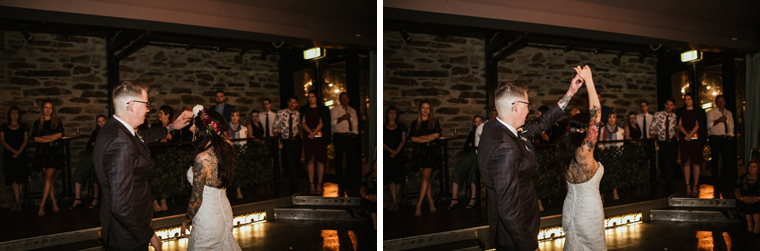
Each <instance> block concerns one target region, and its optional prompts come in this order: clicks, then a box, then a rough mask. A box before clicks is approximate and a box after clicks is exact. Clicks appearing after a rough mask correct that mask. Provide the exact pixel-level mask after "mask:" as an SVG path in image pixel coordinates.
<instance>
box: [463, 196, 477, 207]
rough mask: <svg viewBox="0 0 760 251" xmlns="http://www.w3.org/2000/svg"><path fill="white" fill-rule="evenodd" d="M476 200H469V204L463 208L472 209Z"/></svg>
mask: <svg viewBox="0 0 760 251" xmlns="http://www.w3.org/2000/svg"><path fill="white" fill-rule="evenodd" d="M477 203H478V199H477V198H470V203H467V206H466V207H465V208H473V207H475V205H477Z"/></svg>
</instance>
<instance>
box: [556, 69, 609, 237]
mask: <svg viewBox="0 0 760 251" xmlns="http://www.w3.org/2000/svg"><path fill="white" fill-rule="evenodd" d="M575 71H576V72H577V73H578V76H577V77H580V78H581V79H583V81H584V82H585V83H586V89H587V91H588V99H589V111H588V113H579V114H577V115H575V116H573V117H572V118H570V132H569V133H567V134H565V135H564V136H563V137H562V138H560V140H559V150H558V153H559V156H558V159H557V162H558V163H556V165H554V166H555V167H556V168H557V169H558V172H557V173H559V174H562V175H563V176H564V178H565V179H566V180H567V196H566V197H565V204H564V205H563V207H562V231H564V232H565V237H566V238H565V248H564V250H607V246H606V243H605V237H604V208H603V206H602V197H601V196H600V195H599V181H601V179H602V175H603V174H604V167H603V166H602V164H601V163H599V162H597V161H596V160H595V159H594V148H595V146H596V142H597V136H598V135H599V121H600V120H601V111H600V110H599V107H600V104H599V98H598V96H597V95H596V87H595V86H594V81H593V80H592V78H591V68H589V67H588V66H585V67H583V68H581V67H580V66H577V67H575Z"/></svg>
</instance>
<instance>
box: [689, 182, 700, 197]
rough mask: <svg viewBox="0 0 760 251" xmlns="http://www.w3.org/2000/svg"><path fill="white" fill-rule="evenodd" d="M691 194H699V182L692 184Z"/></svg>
mask: <svg viewBox="0 0 760 251" xmlns="http://www.w3.org/2000/svg"><path fill="white" fill-rule="evenodd" d="M691 195H693V196H699V184H694V186H692V188H691Z"/></svg>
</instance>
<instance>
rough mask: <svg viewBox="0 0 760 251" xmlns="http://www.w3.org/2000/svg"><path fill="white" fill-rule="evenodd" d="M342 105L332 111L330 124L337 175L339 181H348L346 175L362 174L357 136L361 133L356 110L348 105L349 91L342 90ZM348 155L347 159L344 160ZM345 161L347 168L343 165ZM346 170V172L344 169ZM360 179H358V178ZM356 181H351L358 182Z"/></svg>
mask: <svg viewBox="0 0 760 251" xmlns="http://www.w3.org/2000/svg"><path fill="white" fill-rule="evenodd" d="M339 99H340V105H339V106H336V107H333V109H332V110H331V111H330V117H331V119H330V125H331V126H332V133H333V145H334V146H335V159H334V161H335V162H334V164H335V176H337V178H338V183H344V184H345V183H346V182H347V181H348V180H346V176H348V177H352V174H353V173H358V174H361V165H360V164H359V163H358V161H354V160H356V159H358V158H359V157H361V156H359V155H360V154H361V153H360V152H358V151H356V150H357V147H356V146H355V145H356V136H357V135H358V134H359V119H358V117H357V116H356V110H354V108H352V107H349V106H348V102H349V99H348V93H345V92H342V93H340V96H339ZM343 156H346V161H345V162H344V161H343ZM344 163H345V169H344V167H343V165H344ZM344 170H345V174H344V173H343V171H344ZM356 181H358V180H356ZM356 181H351V182H352V183H353V182H356Z"/></svg>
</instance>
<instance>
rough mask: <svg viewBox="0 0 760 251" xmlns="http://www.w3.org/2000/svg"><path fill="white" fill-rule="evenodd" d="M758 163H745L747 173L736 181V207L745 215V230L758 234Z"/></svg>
mask: <svg viewBox="0 0 760 251" xmlns="http://www.w3.org/2000/svg"><path fill="white" fill-rule="evenodd" d="M758 165H760V163H758V162H757V161H751V162H749V164H747V173H745V174H744V175H742V176H741V177H739V179H738V180H737V181H736V191H734V193H735V195H736V200H737V202H736V204H737V205H736V207H737V208H738V209H739V211H740V212H742V213H744V214H746V215H747V216H745V217H747V231H751V232H753V233H756V234H760V182H758V176H757V168H758Z"/></svg>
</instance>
